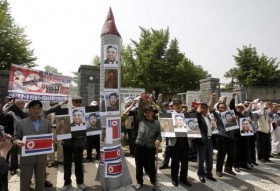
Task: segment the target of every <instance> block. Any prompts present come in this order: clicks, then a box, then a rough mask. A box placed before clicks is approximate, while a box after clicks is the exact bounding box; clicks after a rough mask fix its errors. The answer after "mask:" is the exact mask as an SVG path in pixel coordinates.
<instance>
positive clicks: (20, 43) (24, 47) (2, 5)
mask: <svg viewBox="0 0 280 191" xmlns="http://www.w3.org/2000/svg"><path fill="white" fill-rule="evenodd" d="M30 44H31V42H30V40H27V38H26V35H25V34H24V28H21V27H19V26H18V25H16V24H15V22H14V19H13V18H12V17H11V15H10V12H9V3H8V2H7V0H2V1H0V70H6V69H10V67H11V64H17V65H22V66H26V67H34V66H36V64H35V63H34V61H35V60H36V59H37V58H36V57H35V56H34V55H33V50H30V49H29V45H30Z"/></svg>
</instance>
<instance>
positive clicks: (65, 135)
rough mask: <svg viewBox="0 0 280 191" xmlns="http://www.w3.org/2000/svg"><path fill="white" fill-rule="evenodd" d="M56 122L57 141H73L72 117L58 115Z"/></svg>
mask: <svg viewBox="0 0 280 191" xmlns="http://www.w3.org/2000/svg"><path fill="white" fill-rule="evenodd" d="M55 121H56V139H57V140H63V139H71V138H72V135H71V128H70V116H69V115H58V116H56V117H55Z"/></svg>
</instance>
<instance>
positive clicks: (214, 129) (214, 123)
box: [209, 113, 219, 134]
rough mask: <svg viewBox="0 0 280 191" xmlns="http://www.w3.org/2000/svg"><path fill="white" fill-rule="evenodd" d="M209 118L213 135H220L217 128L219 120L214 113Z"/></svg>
mask: <svg viewBox="0 0 280 191" xmlns="http://www.w3.org/2000/svg"><path fill="white" fill-rule="evenodd" d="M209 117H210V120H211V128H212V134H217V133H219V130H218V126H217V119H216V118H215V117H214V115H213V113H211V114H210V115H209Z"/></svg>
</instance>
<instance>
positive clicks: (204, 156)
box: [196, 139, 213, 177]
mask: <svg viewBox="0 0 280 191" xmlns="http://www.w3.org/2000/svg"><path fill="white" fill-rule="evenodd" d="M196 150H197V159H198V160H197V164H198V170H197V175H198V176H203V177H204V176H207V177H212V176H213V175H212V169H213V143H212V139H207V140H206V143H205V144H203V143H197V144H196ZM204 161H205V162H206V172H205V170H204Z"/></svg>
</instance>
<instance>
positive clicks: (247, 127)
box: [239, 117, 254, 136]
mask: <svg viewBox="0 0 280 191" xmlns="http://www.w3.org/2000/svg"><path fill="white" fill-rule="evenodd" d="M239 124H240V134H241V136H253V135H254V133H253V128H252V125H251V120H250V118H249V117H242V118H239Z"/></svg>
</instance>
